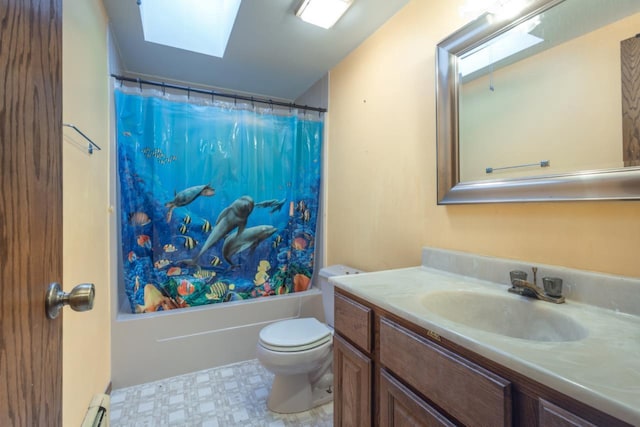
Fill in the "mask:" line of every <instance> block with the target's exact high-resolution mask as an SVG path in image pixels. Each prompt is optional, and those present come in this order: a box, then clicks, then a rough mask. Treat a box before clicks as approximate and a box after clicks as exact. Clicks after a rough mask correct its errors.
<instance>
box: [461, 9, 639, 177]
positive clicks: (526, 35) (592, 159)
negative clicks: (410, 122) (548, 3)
mask: <svg viewBox="0 0 640 427" xmlns="http://www.w3.org/2000/svg"><path fill="white" fill-rule="evenodd" d="M638 32H640V1H639V0H565V1H563V2H561V3H559V4H558V5H556V6H554V7H552V8H551V9H548V10H546V11H545V12H544V13H541V14H539V15H536V16H534V17H532V18H529V19H527V20H525V21H524V22H522V23H519V24H518V25H516V26H514V27H513V28H511V29H510V30H509V31H507V32H503V33H501V34H499V35H497V36H495V37H493V38H491V40H489V41H488V42H486V43H484V44H482V45H480V46H477V47H473V48H471V49H470V50H469V51H467V52H465V53H464V54H462V55H460V56H459V57H458V73H459V74H458V82H459V86H458V96H459V104H458V114H459V116H458V121H459V122H458V131H459V141H458V144H459V158H458V161H459V181H460V182H467V181H478V180H496V179H505V178H517V177H529V176H539V175H555V174H563V173H568V172H576V171H583V170H599V169H609V168H622V167H629V166H638V165H640V143H639V138H640V130H639V129H638V126H639V125H640V118H639V116H640V105H638V104H639V103H640V93H638V92H639V90H640V38H638V37H636V34H637V33H638Z"/></svg>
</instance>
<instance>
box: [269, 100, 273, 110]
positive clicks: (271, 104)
mask: <svg viewBox="0 0 640 427" xmlns="http://www.w3.org/2000/svg"><path fill="white" fill-rule="evenodd" d="M269 105H270V106H271V111H273V99H270V100H269Z"/></svg>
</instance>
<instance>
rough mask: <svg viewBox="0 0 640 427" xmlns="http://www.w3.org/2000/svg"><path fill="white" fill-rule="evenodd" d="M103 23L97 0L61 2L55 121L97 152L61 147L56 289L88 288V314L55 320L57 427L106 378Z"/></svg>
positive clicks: (74, 142) (81, 409)
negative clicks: (59, 374)
mask: <svg viewBox="0 0 640 427" xmlns="http://www.w3.org/2000/svg"><path fill="white" fill-rule="evenodd" d="M106 41H107V18H106V14H105V11H104V9H103V6H102V2H101V1H100V0H63V58H62V69H63V72H62V77H63V120H64V122H65V123H73V124H75V125H76V126H78V128H80V129H81V130H82V131H83V132H84V133H85V134H87V135H88V136H89V137H90V138H91V139H93V140H94V141H95V142H96V143H97V144H98V145H100V146H101V148H102V151H96V152H94V154H93V155H91V156H90V155H88V154H87V151H86V144H85V142H84V141H83V140H82V138H81V137H80V136H79V135H78V134H76V133H75V132H74V131H73V130H72V129H69V128H64V141H63V194H64V195H63V281H64V282H63V288H64V289H65V290H66V291H69V290H71V289H72V288H73V287H74V286H75V285H76V284H78V283H82V282H93V283H94V284H95V286H96V297H95V305H94V308H93V310H92V311H89V312H85V313H76V312H74V311H71V310H70V309H69V308H65V310H64V314H63V349H62V353H63V357H62V358H63V378H62V386H63V425H65V426H78V425H80V424H81V422H82V420H83V418H84V415H85V413H86V410H87V408H88V406H89V403H90V401H91V398H92V397H93V395H94V394H96V393H104V391H105V388H106V387H107V385H108V384H109V381H110V378H111V363H110V359H109V356H110V322H109V319H110V317H109V299H110V297H109V282H110V277H109V269H108V262H109V256H110V255H109V245H108V242H109V238H108V236H109V226H108V224H109V219H108V215H109V213H108V205H109V176H108V171H109V164H108V160H109V146H108V141H109V129H108V124H109V120H108V119H109V108H108V106H109V98H108V81H107V43H106Z"/></svg>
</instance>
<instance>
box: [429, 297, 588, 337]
mask: <svg viewBox="0 0 640 427" xmlns="http://www.w3.org/2000/svg"><path fill="white" fill-rule="evenodd" d="M420 304H421V305H422V307H424V308H426V309H427V310H428V311H430V312H432V313H434V314H437V315H438V316H441V317H443V318H445V319H448V320H451V321H452V322H455V323H460V324H462V325H465V326H468V327H471V328H475V329H479V330H482V331H485V332H491V333H494V334H499V335H503V336H507V337H512V338H520V339H524V340H530V341H556V342H561V341H578V340H581V339H583V338H586V337H587V335H588V331H587V329H586V328H584V327H583V326H582V325H580V324H579V323H578V322H576V321H575V320H574V319H573V318H571V317H570V316H567V315H565V314H562V313H560V312H559V311H561V310H562V307H558V306H550V305H551V304H550V303H546V302H543V301H538V300H535V299H524V298H522V297H516V296H511V295H504V296H502V295H498V294H493V293H491V294H488V293H482V292H471V291H440V292H431V293H429V294H427V295H425V296H424V297H423V298H422V299H421V301H420Z"/></svg>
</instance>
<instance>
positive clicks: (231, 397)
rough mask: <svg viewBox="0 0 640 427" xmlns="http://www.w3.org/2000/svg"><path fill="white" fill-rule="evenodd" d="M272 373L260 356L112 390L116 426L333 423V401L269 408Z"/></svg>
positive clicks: (320, 426)
mask: <svg viewBox="0 0 640 427" xmlns="http://www.w3.org/2000/svg"><path fill="white" fill-rule="evenodd" d="M272 380H273V374H271V373H270V372H268V371H267V370H265V369H264V368H263V367H262V365H260V362H258V361H257V360H249V361H246V362H240V363H235V364H233V365H227V366H221V367H218V368H212V369H207V370H204V371H199V372H193V373H190V374H186V375H180V376H177V377H172V378H167V379H164V380H159V381H155V382H151V383H147V384H141V385H137V386H133V387H127V388H123V389H118V390H114V391H113V392H112V393H111V418H110V423H111V427H125V426H126V427H134V426H135V427H138V426H141V427H142V426H150V427H155V426H181V427H183V426H184V427H186V426H194V427H195V426H202V427H232V426H251V427H254V426H255V427H258V426H260V427H262V426H265V427H289V426H295V427H298V426H300V427H330V426H333V403H328V404H326V405H323V406H320V407H318V408H314V409H312V410H311V411H308V412H302V413H299V414H294V415H281V414H276V413H273V412H270V411H269V410H268V409H267V406H266V402H267V395H268V394H269V387H270V386H271V382H272Z"/></svg>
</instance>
